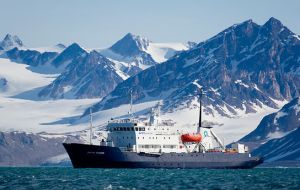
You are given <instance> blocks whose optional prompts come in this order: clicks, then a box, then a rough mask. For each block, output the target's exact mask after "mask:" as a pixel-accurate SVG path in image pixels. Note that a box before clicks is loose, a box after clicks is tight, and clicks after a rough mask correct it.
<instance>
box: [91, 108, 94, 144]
mask: <svg viewBox="0 0 300 190" xmlns="http://www.w3.org/2000/svg"><path fill="white" fill-rule="evenodd" d="M92 128H93V116H92V109H91V108H90V144H92V134H93V131H92Z"/></svg>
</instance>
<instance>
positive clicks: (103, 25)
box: [0, 0, 300, 48]
mask: <svg viewBox="0 0 300 190" xmlns="http://www.w3.org/2000/svg"><path fill="white" fill-rule="evenodd" d="M0 5H1V11H0V18H1V19H0V20H1V27H0V37H1V38H3V37H4V35H5V34H7V33H11V34H17V35H18V36H19V37H20V38H21V39H22V40H23V42H24V43H25V45H27V46H30V47H38V46H49V45H54V44H57V43H64V44H66V45H68V44H70V43H72V42H78V43H79V44H81V45H82V46H84V47H88V48H98V47H108V46H110V45H112V44H113V43H114V42H116V41H117V40H119V39H120V38H121V37H122V36H124V35H125V34H126V33H128V32H131V33H134V34H140V35H143V36H146V37H148V38H149V39H150V40H152V41H154V42H186V41H195V42H200V41H203V40H206V39H208V38H210V37H212V36H213V35H215V34H216V33H218V32H220V31H221V30H223V29H225V28H227V27H229V26H231V25H233V24H235V23H240V22H243V21H245V20H248V19H253V21H254V22H256V23H258V24H263V23H265V22H266V21H267V20H268V19H269V18H270V17H272V16H273V17H275V18H277V19H279V20H281V21H282V23H283V24H284V25H286V26H287V27H289V28H290V29H291V30H292V31H293V32H295V33H297V34H300V21H299V18H300V11H299V9H300V1H297V0H289V1H282V0H251V1H242V0H239V1H238V0H206V1H205V0H172V1H171V0H151V1H146V0H127V1H125V0H51V1H50V0H48V1H46V0H1V2H0Z"/></svg>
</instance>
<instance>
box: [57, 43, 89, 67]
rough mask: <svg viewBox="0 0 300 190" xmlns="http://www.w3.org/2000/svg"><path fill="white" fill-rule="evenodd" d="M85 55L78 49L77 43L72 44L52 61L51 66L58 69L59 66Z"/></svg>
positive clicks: (80, 48) (84, 52) (81, 49)
mask: <svg viewBox="0 0 300 190" xmlns="http://www.w3.org/2000/svg"><path fill="white" fill-rule="evenodd" d="M85 54H87V52H86V51H85V50H84V49H83V48H82V47H80V46H79V45H78V44H77V43H73V44H71V45H70V46H68V47H67V48H66V49H64V51H63V52H61V53H60V54H59V55H58V56H57V57H56V58H55V59H54V60H53V62H52V64H53V65H54V66H56V67H59V66H60V65H63V64H65V63H66V62H68V61H70V60H73V59H75V58H77V57H79V56H83V55H85Z"/></svg>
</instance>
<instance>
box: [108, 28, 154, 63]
mask: <svg viewBox="0 0 300 190" xmlns="http://www.w3.org/2000/svg"><path fill="white" fill-rule="evenodd" d="M149 43H150V41H149V40H148V39H146V38H142V37H140V36H136V35H133V34H131V33H128V34H127V35H126V36H124V37H123V38H122V39H121V40H119V41H117V42H116V43H115V44H114V45H112V46H111V47H110V48H109V49H110V50H111V51H113V52H114V53H116V54H119V55H121V56H123V57H125V58H126V59H128V61H130V62H133V63H135V64H136V65H135V66H139V65H140V64H144V65H155V64H156V62H155V61H154V60H153V58H152V57H151V55H150V54H148V53H146V52H145V51H144V50H146V49H147V47H148V46H149Z"/></svg>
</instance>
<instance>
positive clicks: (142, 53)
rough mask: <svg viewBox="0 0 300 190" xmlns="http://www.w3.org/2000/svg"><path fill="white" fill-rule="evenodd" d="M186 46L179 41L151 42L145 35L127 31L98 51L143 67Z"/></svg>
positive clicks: (113, 58) (155, 62)
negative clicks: (113, 42)
mask: <svg viewBox="0 0 300 190" xmlns="http://www.w3.org/2000/svg"><path fill="white" fill-rule="evenodd" d="M188 47H189V45H188V44H186V45H185V44H181V43H153V42H152V41H150V40H149V39H147V38H145V37H141V36H138V35H134V34H131V33H128V34H126V35H125V36H124V37H123V38H122V39H121V40H119V41H117V42H116V43H115V44H113V45H112V46H111V47H110V48H108V49H104V50H100V52H101V54H103V55H105V56H106V57H108V58H110V59H112V60H116V61H119V62H125V63H128V64H130V65H134V66H137V67H139V68H141V69H145V68H148V67H150V66H153V65H155V64H157V63H160V62H163V61H166V60H167V59H169V58H170V57H172V56H173V55H175V53H177V52H178V51H182V50H187V49H188Z"/></svg>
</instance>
